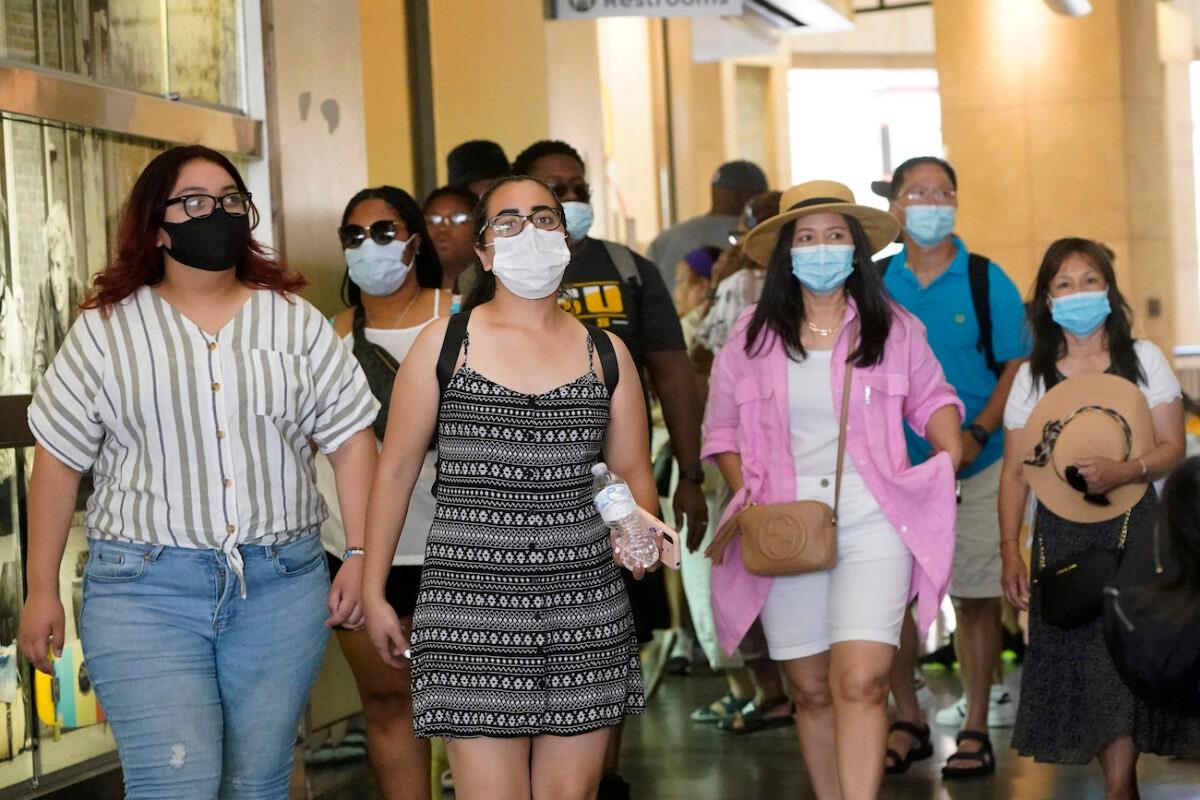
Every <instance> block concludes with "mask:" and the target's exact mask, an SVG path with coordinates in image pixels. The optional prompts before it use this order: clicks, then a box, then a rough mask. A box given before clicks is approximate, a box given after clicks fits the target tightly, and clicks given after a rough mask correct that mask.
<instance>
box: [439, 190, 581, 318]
mask: <svg viewBox="0 0 1200 800" xmlns="http://www.w3.org/2000/svg"><path fill="white" fill-rule="evenodd" d="M510 183H536V184H537V185H538V186H540V187H542V188H543V189H545V190H546V194H548V195H550V197H552V198H553V199H554V208H556V209H557V210H558V218H559V219H560V220H562V224H563V230H564V232H565V230H566V225H567V215H566V214H565V213H564V212H563V207H562V203H560V202H559V200H558V195H556V194H555V193H554V190H553V189H551V188H550V187H549V186H547V185H546V183H545V182H544V181H539V180H538V179H537V178H531V177H529V176H528V175H508V176H506V177H503V178H501V179H500V180H498V181H496V182H495V183H493V184H492V185H491V186H489V187H488V189H487V191H485V192H484V193H483V196H482V197H480V198H479V202H478V203H476V205H475V221H474V223H473V224H474V226H475V227H474V230H475V244H477V245H482V244H483V233H484V231H486V230H487V223H488V204H489V203H491V201H492V195H493V194H495V193H496V190H497V189H499V188H500V187H501V186H505V185H507V184H510ZM495 296H496V273H494V272H492V271H491V270H490V269H481V270H480V271H479V277H478V278H476V280H475V285H474V286H472V287H471V292H470V294H468V295H467V297H466V299H465V300H464V301H463V310H464V311H466V310H468V309H472V308H475V306H481V305H483V304H484V303H486V302H488V301H489V300H491V299H492V298H493V297H495Z"/></svg>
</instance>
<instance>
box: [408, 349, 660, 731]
mask: <svg viewBox="0 0 1200 800" xmlns="http://www.w3.org/2000/svg"><path fill="white" fill-rule="evenodd" d="M469 347H470V344H469V339H465V340H464V342H463V356H464V358H463V365H462V366H461V367H460V368H459V369H458V370H457V372H455V373H454V375H453V377H452V378H451V379H450V382H449V384H448V385H447V387H446V390H445V391H444V393H443V395H442V400H441V409H440V412H439V419H438V478H437V490H436V494H437V500H438V505H437V512H436V514H435V516H434V521H433V525H432V527H431V529H430V532H429V542H428V545H427V548H426V555H425V566H424V574H423V576H422V579H421V590H420V593H419V594H418V596H417V607H416V611H415V612H414V613H413V631H412V698H413V700H412V702H413V728H414V730H415V732H416V735H417V736H419V737H423V738H428V737H433V736H441V737H448V738H466V737H475V736H496V737H512V736H537V735H540V734H551V735H556V736H570V735H576V734H581V733H587V732H588V731H592V730H596V729H598V728H602V727H605V726H609V725H615V724H617V723H618V722H620V720H621V718H622V717H624V716H625V715H627V714H640V713H641V711H642V709H643V706H644V704H645V700H644V697H643V693H642V680H641V673H640V670H639V666H638V649H637V643H636V641H635V638H634V630H633V618H632V615H631V613H630V609H629V598H628V595H627V594H626V590H625V585H624V583H623V581H622V579H621V575H620V572H619V568H618V566H617V565H616V564H615V563H614V562H613V557H612V548H611V546H610V545H609V539H608V532H607V530H606V529H605V528H604V526H603V524H602V523H601V521H600V517H599V515H598V514H597V513H596V510H595V508H594V507H593V505H592V498H591V480H592V475H591V468H592V465H593V464H595V463H596V462H597V461H598V460H599V455H600V444H601V442H602V440H603V438H604V433H605V430H606V428H607V426H608V420H609V396H608V390H607V389H606V388H605V386H604V384H603V383H602V382H601V381H600V380H599V378H598V377H597V376H596V373H595V371H594V369H593V368H592V367H591V361H592V355H593V344H592V340H591V339H590V338H589V339H588V360H589V369H588V372H586V373H585V374H584V375H582V376H580V377H579V378H577V379H575V380H573V381H571V382H570V383H567V384H564V385H563V386H560V387H558V388H557V389H552V390H550V391H548V392H544V393H542V394H538V395H527V394H522V393H520V392H516V391H513V390H512V389H509V388H507V387H505V386H502V385H500V384H498V383H496V382H495V381H492V380H490V379H488V378H486V377H485V376H483V375H481V374H479V373H478V372H476V371H475V370H473V369H471V368H470V367H469V366H468V364H467V354H468V351H469Z"/></svg>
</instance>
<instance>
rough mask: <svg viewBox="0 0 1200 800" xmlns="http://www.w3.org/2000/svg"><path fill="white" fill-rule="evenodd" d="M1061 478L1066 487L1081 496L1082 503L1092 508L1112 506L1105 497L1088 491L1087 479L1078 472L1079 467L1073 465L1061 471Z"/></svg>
mask: <svg viewBox="0 0 1200 800" xmlns="http://www.w3.org/2000/svg"><path fill="white" fill-rule="evenodd" d="M1063 477H1064V478H1066V479H1067V485H1068V486H1070V487H1071V488H1072V489H1074V490H1075V491H1077V492H1081V493H1082V494H1083V501H1084V502H1085V503H1091V504H1092V505H1094V506H1109V505H1112V501H1111V500H1109V499H1108V497H1107V496H1106V495H1102V494H1092V493H1091V492H1089V491H1088V482H1087V479H1086V478H1084V477H1083V473H1082V472H1080V471H1079V467H1077V466H1075V465H1074V464H1072V465H1071V466H1069V467H1067V468H1066V469H1064V470H1063Z"/></svg>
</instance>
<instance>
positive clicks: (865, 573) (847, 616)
mask: <svg viewBox="0 0 1200 800" xmlns="http://www.w3.org/2000/svg"><path fill="white" fill-rule="evenodd" d="M833 483H834V481H833V476H832V475H830V476H828V477H827V478H807V477H805V478H797V479H796V484H797V495H796V496H797V497H798V498H800V499H803V500H823V501H825V502H827V503H829V504H830V505H833ZM911 578H912V553H911V552H910V551H909V549H908V545H906V544H905V543H904V540H903V539H901V538H900V534H898V533H896V529H895V528H893V527H892V524H891V523H890V522H888V520H887V517H885V516H884V514H883V511H882V510H881V509H880V508H879V504H878V503H877V502H875V498H874V497H873V496H872V495H871V492H870V491H869V490H868V489H867V487H866V484H864V483H863V481H862V478H861V477H859V476H858V474H857V473H855V472H853V471H852V470H847V471H846V472H845V473H844V475H843V477H842V502H841V507H840V519H839V521H838V563H837V566H836V567H834V568H833V569H831V570H829V571H827V572H810V573H807V574H804V575H789V576H784V577H781V578H776V579H775V582H774V584H772V586H771V592H770V594H768V595H767V602H766V604H765V605H764V606H763V609H762V615H761V620H762V625H763V630H764V631H765V633H766V636H767V648H768V650H769V651H770V653H771V658H773V659H775V660H776V661H789V660H791V659H796V658H805V657H806V656H812V655H816V654H817V653H823V652H825V651H826V650H828V649H829V647H830V645H832V644H834V643H836V642H850V641H866V642H882V643H884V644H890V645H892V646H898V645H899V644H900V625H901V623H902V622H903V621H904V613H905V610H906V609H907V607H908V589H909V581H910V580H911Z"/></svg>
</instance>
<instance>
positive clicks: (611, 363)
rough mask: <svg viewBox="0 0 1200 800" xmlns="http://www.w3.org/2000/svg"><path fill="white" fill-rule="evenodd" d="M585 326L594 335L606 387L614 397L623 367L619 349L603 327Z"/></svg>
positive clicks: (593, 340)
mask: <svg viewBox="0 0 1200 800" xmlns="http://www.w3.org/2000/svg"><path fill="white" fill-rule="evenodd" d="M585 327H586V328H587V329H588V333H589V334H590V335H591V337H592V345H593V346H594V347H595V348H596V355H598V356H600V367H601V368H602V369H603V370H604V387H605V388H606V389H608V396H609V398H612V396H613V393H614V392H615V391H616V390H617V382H618V381H619V380H621V368H620V366H618V365H617V351H616V350H615V349H614V348H613V343H612V340H611V339H609V338H608V334H607V333H605V332H604V330H603V329H601V328H597V327H596V326H595V325H586V326H585Z"/></svg>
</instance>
